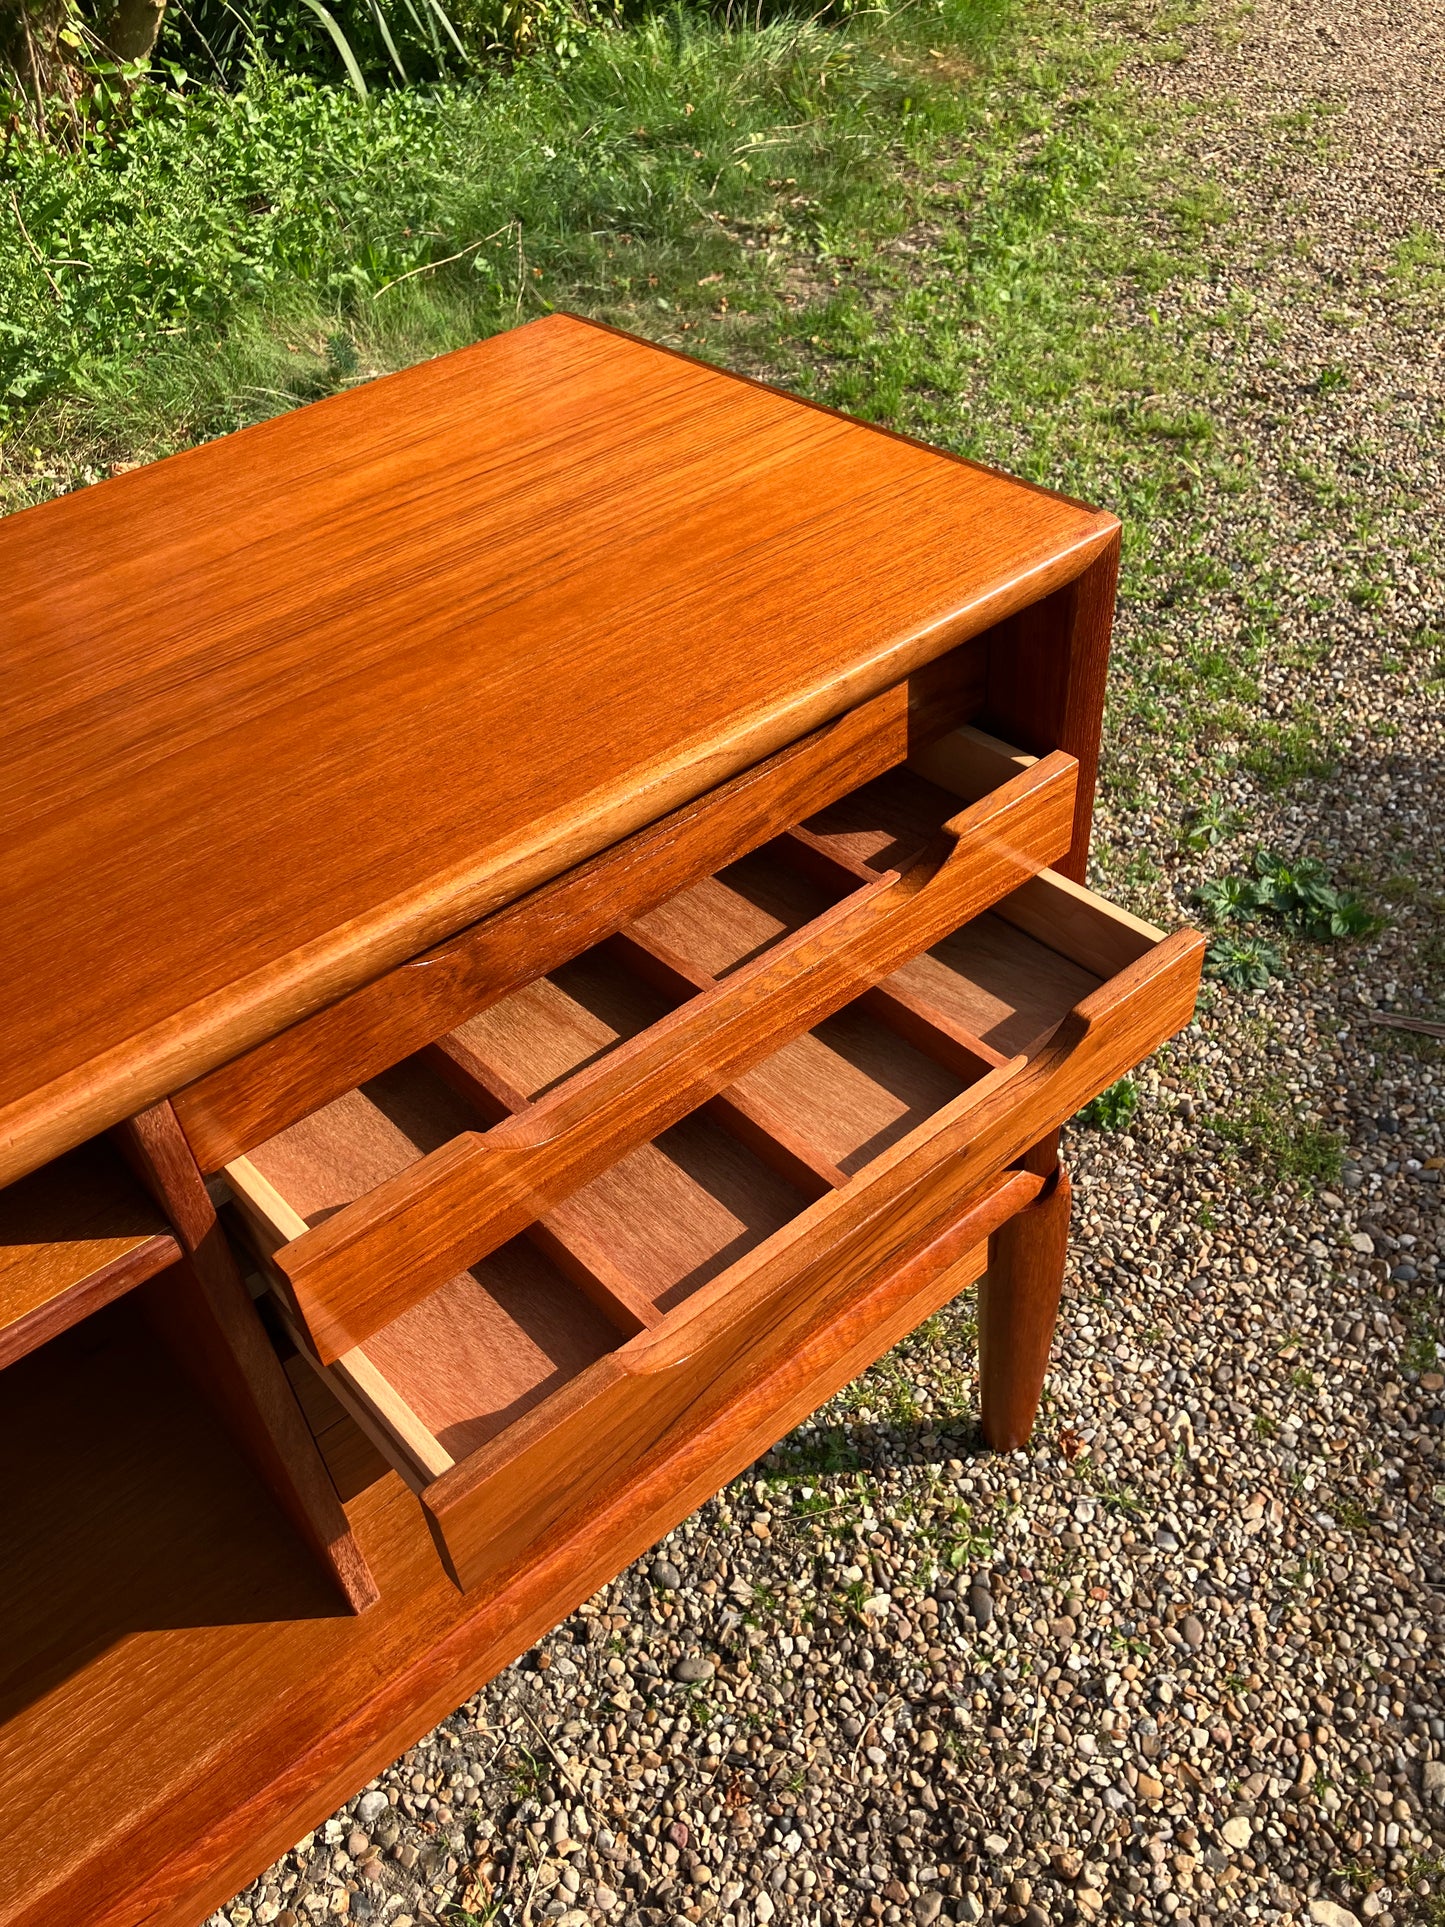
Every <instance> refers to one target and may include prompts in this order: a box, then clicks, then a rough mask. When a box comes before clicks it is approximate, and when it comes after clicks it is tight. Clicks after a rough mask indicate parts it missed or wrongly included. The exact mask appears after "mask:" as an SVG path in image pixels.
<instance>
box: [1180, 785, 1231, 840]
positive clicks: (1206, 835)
mask: <svg viewBox="0 0 1445 1927" xmlns="http://www.w3.org/2000/svg"><path fill="white" fill-rule="evenodd" d="M1243 823H1244V818H1243V817H1242V816H1241V815H1240V814H1239V812H1238V810H1231V809H1229V808H1227V807H1226V805H1225V804H1224V803H1222V802H1221V801H1220V799H1219V798H1218V797H1217V796H1211V797H1210V798H1209V799H1208V800H1207V801H1206V802H1203V803H1201V804H1200V805H1199V806H1198V808H1197V809H1193V810H1190V811H1189V812H1188V814H1187V815H1186V816H1185V819H1184V834H1183V837H1182V838H1181V841H1182V842H1183V844H1184V847H1185V849H1186V850H1212V849H1213V848H1214V845H1215V844H1216V843H1223V842H1224V841H1225V839H1226V838H1228V837H1231V836H1233V835H1234V834H1235V833H1236V832H1237V831H1238V830H1239V829H1241V828H1242V826H1243Z"/></svg>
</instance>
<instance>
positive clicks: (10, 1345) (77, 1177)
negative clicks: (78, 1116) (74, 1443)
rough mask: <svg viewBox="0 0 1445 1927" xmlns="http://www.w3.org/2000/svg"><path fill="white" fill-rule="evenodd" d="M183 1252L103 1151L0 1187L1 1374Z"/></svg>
mask: <svg viewBox="0 0 1445 1927" xmlns="http://www.w3.org/2000/svg"><path fill="white" fill-rule="evenodd" d="M180 1255H181V1248H180V1246H179V1245H178V1244H177V1243H176V1240H175V1238H174V1237H173V1236H172V1235H171V1228H170V1225H169V1224H168V1222H167V1221H166V1219H165V1218H164V1216H163V1215H162V1214H161V1212H160V1211H159V1210H158V1209H157V1208H156V1206H155V1205H154V1204H153V1203H152V1202H151V1200H150V1199H149V1198H148V1197H147V1196H146V1194H145V1192H144V1191H143V1190H142V1189H141V1187H140V1186H139V1185H138V1184H137V1183H136V1181H135V1179H134V1178H133V1177H132V1176H131V1174H130V1172H129V1171H127V1170H126V1168H125V1165H124V1163H123V1162H122V1160H121V1158H120V1156H119V1154H118V1153H117V1152H116V1151H114V1150H113V1149H112V1148H111V1147H110V1146H109V1145H107V1144H104V1143H101V1144H83V1145H80V1146H78V1147H77V1148H76V1149H75V1150H74V1151H70V1152H67V1153H66V1155H65V1156H64V1157H62V1158H57V1159H56V1160H55V1161H54V1162H53V1163H51V1164H47V1165H44V1166H43V1167H42V1168H41V1169H40V1170H39V1171H33V1172H32V1173H31V1174H30V1176H29V1177H26V1178H21V1179H19V1180H18V1182H16V1183H15V1184H10V1185H6V1187H5V1188H4V1190H3V1191H0V1369H3V1367H5V1366H6V1365H9V1364H11V1363H13V1361H14V1360H15V1359H17V1358H21V1357H23V1356H24V1354H25V1353H26V1352H28V1351H32V1350H33V1349H34V1348H35V1346H37V1345H42V1344H44V1343H45V1341H46V1340H47V1339H48V1338H53V1337H54V1336H55V1335H56V1333H57V1332H62V1331H64V1330H65V1329H66V1327H67V1326H69V1325H73V1324H74V1323H75V1322H76V1320H77V1319H80V1318H84V1317H86V1316H87V1315H88V1314H89V1313H91V1312H93V1311H98V1310H99V1309H100V1307H101V1306H102V1305H107V1304H110V1303H111V1302H112V1300H114V1299H116V1298H119V1297H120V1296H121V1294H122V1293H123V1292H127V1291H130V1290H131V1289H132V1288H133V1287H134V1286H136V1285H139V1284H143V1283H144V1282H145V1280H146V1279H147V1278H151V1277H153V1276H154V1275H155V1273H156V1272H158V1271H161V1270H163V1269H164V1267H165V1266H166V1265H169V1264H174V1263H175V1261H176V1260H177V1259H178V1258H179V1257H180Z"/></svg>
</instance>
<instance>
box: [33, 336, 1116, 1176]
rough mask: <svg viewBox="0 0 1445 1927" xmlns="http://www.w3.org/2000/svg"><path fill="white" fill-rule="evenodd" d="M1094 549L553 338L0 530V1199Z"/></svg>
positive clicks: (1036, 517)
mask: <svg viewBox="0 0 1445 1927" xmlns="http://www.w3.org/2000/svg"><path fill="white" fill-rule="evenodd" d="M1116 526H1117V525H1116V523H1115V521H1114V519H1113V517H1111V516H1108V515H1105V514H1102V513H1099V512H1096V511H1094V510H1091V509H1087V508H1084V507H1081V506H1080V505H1078V504H1076V503H1072V502H1069V501H1067V500H1064V499H1062V498H1060V497H1058V496H1053V495H1050V494H1048V493H1046V492H1044V491H1042V490H1038V489H1034V488H1031V487H1029V486H1027V485H1025V484H1022V483H1018V482H1014V481H1010V480H1008V479H1006V478H1004V477H1001V476H998V475H995V474H992V473H990V472H989V471H987V470H985V469H982V468H978V467H975V466H972V465H970V464H968V463H964V462H959V461H956V460H954V459H952V458H950V457H948V456H945V455H942V454H939V453H936V452H934V451H931V450H928V449H925V448H922V447H920V446H918V445H916V444H914V443H910V442H908V441H905V440H902V439H900V438H898V437H895V436H892V435H889V434H886V433H883V432H880V431H877V430H873V429H869V428H865V427H862V426H860V425H858V424H856V423H853V422H850V421H847V420H846V419H844V418H842V417H839V416H837V415H834V414H831V413H829V412H827V411H826V410H823V409H819V408H815V407H812V406H809V405H808V404H805V403H801V402H798V401H795V400H792V399H790V398H788V397H786V396H783V395H780V394H777V393H775V392H773V391H771V390H768V389H766V388H762V387H760V386H758V385H756V384H753V383H750V382H747V381H744V380H740V379H738V378H736V377H734V376H730V375H727V374H724V373H721V372H719V371H717V370H715V369H712V368H709V367H706V366H703V365H701V364H699V363H695V362H692V361H689V360H687V359H686V358H684V357H682V356H678V355H674V354H671V353H669V352H667V351H665V350H661V349H657V348H654V347H651V346H649V345H647V344H645V343H642V342H639V341H636V340H633V339H631V338H630V337H627V336H624V335H619V334H616V333H613V332H611V331H609V330H607V329H603V328H600V327H597V326H594V325H592V324H589V323H586V322H582V321H579V320H576V319H573V318H571V317H568V316H562V315H557V316H552V317H549V318H548V319H546V320H543V321H538V322H533V323H531V324H530V325H529V326H526V327H523V328H518V329H516V330H515V331H513V332H511V333H509V334H505V335H501V336H497V337H494V338H493V339H491V340H488V341H484V342H482V343H480V344H478V345H477V346H475V347H472V348H468V349H464V350H462V351H460V352H458V353H456V354H452V355H448V356H444V357H443V358H441V359H440V360H436V361H432V362H429V363H426V364H424V365H422V366H420V367H416V368H412V369H410V370H408V371H407V372H405V373H403V374H399V375H394V376H391V377H389V378H387V379H385V380H382V381H376V382H373V383H370V384H368V385H366V386H364V387H360V388H358V389H356V390H354V391H352V392H350V393H347V394H345V395H340V396H337V397H334V398H332V399H330V400H326V401H322V402H318V403H315V404H314V405H312V406H311V407H308V408H303V409H300V410H298V411H297V412H295V413H293V414H290V415H286V416H282V417H279V418H277V419H275V420H272V421H269V422H265V423H263V424H261V425H259V426H257V427H254V428H249V429H246V430H244V431H243V432H242V433H240V434H236V435H231V436H228V437H226V438H224V439H223V440H220V441H216V442H212V443H210V444H208V445H207V446H204V447H201V448H198V449H194V450H191V451H188V452H186V453H184V454H180V455H176V456H173V457H171V458H170V459H168V460H166V461H163V462H159V463H157V464H155V465H153V466H150V467H146V468H141V469H137V470H135V471H133V472H131V473H128V474H125V475H122V476H118V477H116V478H114V479H113V480H110V481H108V482H104V483H101V484H100V485H98V486H96V487H93V488H89V489H86V490H83V491H81V492H79V493H77V494H75V495H70V496H66V497H64V498H62V499H61V500H58V501H55V502H52V503H48V504H46V505H44V506H42V507H40V508H35V509H31V510H27V511H25V512H24V513H21V514H18V515H14V516H12V517H10V518H8V519H6V520H5V521H3V522H0V670H3V673H0V718H3V726H4V742H5V750H6V754H5V758H4V764H3V769H0V799H3V800H0V826H3V827H0V898H3V902H4V904H5V908H6V916H5V934H4V938H3V942H0V1008H3V1009H4V1011H5V1013H6V1036H5V1050H4V1053H3V1062H0V1183H3V1182H5V1181H7V1180H8V1179H10V1178H12V1177H14V1176H16V1175H18V1174H19V1173H22V1172H24V1171H26V1170H29V1169H31V1168H32V1167H34V1166H35V1165H36V1164H38V1163H39V1162H40V1161H41V1160H42V1159H44V1158H47V1157H50V1156H53V1155H55V1154H56V1153H57V1152H59V1151H62V1150H64V1149H66V1148H67V1147H68V1146H69V1145H72V1144H74V1143H77V1142H79V1141H80V1140H81V1139H83V1138H85V1137H87V1136H89V1135H90V1134H91V1133H93V1132H94V1131H96V1130H99V1129H102V1128H104V1127H105V1126H107V1125H109V1124H111V1123H113V1122H115V1121H116V1120H118V1119H119V1118H121V1117H123V1116H125V1115H127V1114H129V1113H130V1112H132V1111H134V1110H136V1109H138V1108H139V1107H140V1106H141V1105H143V1104H145V1103H147V1102H150V1101H152V1100H153V1099H155V1098H157V1097H159V1096H161V1095H163V1094H165V1093H166V1092H168V1091H170V1090H173V1089H175V1088H176V1087H177V1086H178V1085H179V1084H180V1083H182V1082H184V1081H185V1080H186V1079H188V1078H190V1077H193V1076H195V1075H198V1074H199V1073H200V1072H202V1071H204V1070H207V1069H209V1068H211V1067H212V1066H214V1065H216V1064H218V1063H220V1062H222V1061H223V1060H224V1059H226V1058H227V1057H229V1056H231V1055H232V1054H233V1053H234V1052H236V1051H237V1050H239V1049H242V1048H245V1047H246V1046H248V1045H250V1044H252V1043H254V1042H256V1041H258V1040H259V1039H260V1038H262V1037H265V1036H268V1035H270V1034H272V1033H273V1032H274V1031H276V1030H278V1029H280V1028H281V1027H282V1026H283V1025H285V1024H287V1023H289V1022H292V1021H293V1020H294V1019H295V1018H296V1017H297V1016H299V1015H301V1014H303V1013H304V1012H306V1011H308V1010H311V1009H314V1008H316V1007H318V1006H319V1005H321V1004H323V1003H326V1002H328V1001H330V1000H331V999H332V998H334V997H335V996H337V995H339V994H340V993H341V992H342V991H344V990H346V989H349V988H351V987H353V986H355V985H356V984H359V983H362V982H365V981H367V980H368V979H369V978H371V977H373V976H375V975H377V974H378V973H379V972H380V971H381V970H383V969H385V968H387V967H389V966H390V965H392V964H393V963H395V962H397V961H399V960H400V959H402V958H404V957H407V956H409V955H411V954H413V953H414V952H416V951H417V950H418V949H420V948H421V947H422V946H424V945H425V944H428V943H431V942H434V941H435V940H437V939H438V938H439V937H442V936H444V935H446V934H448V933H450V932H451V931H453V930H455V929H458V928H459V927H461V926H462V925H463V924H464V923H466V922H468V921H470V920H471V919H473V918H475V917H476V916H478V915H481V914H484V913H485V912H486V911H488V910H489V909H492V908H494V907H495V906H496V905H498V904H499V903H502V902H505V901H507V900H508V899H510V898H512V897H514V896H515V895H517V894H518V893H519V892H520V891H522V890H524V889H528V888H531V887H532V886H533V885H535V884H536V883H538V882H540V881H542V880H543V879H544V878H546V877H548V876H551V875H554V874H556V873H557V872H558V871H559V870H561V869H563V868H566V867H567V866H568V865H570V864H572V863H574V862H577V861H579V860H580V859H581V858H583V857H585V856H586V855H588V854H590V853H591V852H593V851H594V850H596V849H599V848H601V847H602V846H603V845H605V844H606V843H608V842H610V841H612V840H614V839H615V838H616V837H618V836H620V835H622V834H625V833H626V832H628V831H629V830H631V829H634V828H636V827H638V826H639V825H641V824H642V823H645V822H648V821H650V820H652V819H653V818H655V817H657V816H659V815H660V814H662V812H663V811H664V810H666V809H668V808H670V807H673V806H674V805H675V804H677V803H678V802H680V801H683V800H686V798H688V797H689V796H692V795H696V794H697V793H698V792H700V791H701V790H703V789H705V788H707V787H709V786H710V785H712V784H714V783H716V782H718V781H720V780H721V779H722V778H723V777H725V776H727V775H729V774H731V773H732V772H733V771H735V770H737V769H739V768H742V767H743V766H745V765H746V764H748V763H750V762H753V761H755V760H756V759H757V758H759V757H760V756H763V755H765V754H767V753H769V752H770V751H771V750H773V749H775V748H777V747H779V746H780V745H782V744H783V743H786V742H788V741H791V740H793V739H794V738H796V737H797V736H799V735H800V734H802V733H803V732H804V731H805V730H806V729H808V728H811V727H813V726H815V725H816V724H817V723H819V722H821V721H823V720H826V718H827V717H829V716H831V715H834V714H837V713H839V712H840V711H841V710H843V709H844V708H846V707H848V706H849V705H850V704H852V703H854V702H856V701H857V700H859V699H860V698H861V697H863V696H866V695H868V694H871V693H873V692H874V691H876V690H878V689H881V688H883V687H886V686H887V685H888V684H890V683H892V682H895V681H897V680H898V679H899V678H900V677H901V676H903V675H905V674H906V673H908V671H909V670H910V669H912V668H914V667H916V666H917V665H918V664H919V663H920V662H923V661H927V660H929V659H931V658H932V657H934V656H936V655H938V654H940V653H941V652H942V651H943V650H944V649H946V648H947V647H949V646H951V645H952V644H953V643H954V642H957V641H959V640H962V639H963V638H965V637H967V636H968V635H971V634H973V633H976V632H977V631H978V630H980V629H982V628H984V627H986V626H987V625H988V624H989V623H991V622H994V621H996V620H998V619H999V618H1001V617H1002V616H1004V615H1007V614H1009V613H1011V612H1012V611H1013V610H1014V609H1016V608H1018V607H1021V606H1023V605H1025V604H1026V603H1028V602H1031V601H1033V600H1034V599H1036V598H1037V597H1038V596H1039V595H1041V594H1043V593H1046V592H1047V591H1048V590H1050V589H1052V588H1054V587H1056V586H1058V585H1059V584H1061V583H1062V582H1065V581H1067V580H1070V579H1072V578H1073V577H1074V576H1075V575H1077V574H1078V573H1079V572H1080V570H1081V569H1082V568H1083V567H1084V566H1085V565H1086V564H1087V563H1088V562H1089V561H1090V560H1091V559H1092V558H1093V557H1094V556H1095V555H1096V554H1097V553H1098V552H1099V551H1100V550H1101V548H1103V547H1104V546H1105V545H1106V544H1107V543H1108V542H1109V541H1110V540H1111V539H1112V536H1113V533H1114V530H1115V528H1116Z"/></svg>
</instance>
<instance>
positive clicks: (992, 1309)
mask: <svg viewBox="0 0 1445 1927" xmlns="http://www.w3.org/2000/svg"><path fill="white" fill-rule="evenodd" d="M1068 1247H1069V1174H1068V1172H1067V1171H1065V1169H1064V1167H1063V1166H1062V1165H1059V1166H1057V1167H1056V1169H1055V1172H1054V1175H1053V1177H1052V1178H1051V1179H1050V1180H1049V1183H1048V1185H1047V1186H1046V1188H1045V1189H1044V1190H1043V1191H1041V1192H1040V1193H1039V1195H1038V1197H1037V1198H1036V1199H1035V1200H1034V1202H1033V1203H1032V1204H1031V1205H1029V1206H1028V1207H1027V1208H1026V1209H1025V1210H1023V1211H1020V1212H1019V1214H1018V1216H1017V1217H1016V1218H1010V1219H1009V1221H1008V1223H1007V1224H1006V1225H1004V1226H1002V1227H1001V1229H1000V1230H998V1231H996V1232H995V1233H994V1235H993V1237H992V1238H991V1239H990V1241H989V1260H988V1270H987V1272H986V1273H985V1274H984V1276H983V1279H982V1280H981V1282H980V1286H979V1301H978V1362H979V1380H980V1384H979V1402H980V1404H981V1406H982V1410H983V1435H984V1438H985V1439H986V1440H987V1441H988V1443H989V1444H990V1445H991V1446H992V1447H993V1448H994V1450H995V1451H998V1452H1013V1451H1016V1450H1017V1449H1018V1447H1019V1446H1021V1445H1026V1444H1027V1443H1028V1438H1029V1434H1030V1432H1032V1431H1033V1429H1034V1417H1035V1414H1036V1413H1037V1412H1038V1409H1039V1396H1040V1394H1041V1393H1042V1391H1043V1389H1044V1373H1045V1371H1046V1370H1047V1369H1048V1363H1049V1347H1050V1345H1051V1344H1052V1343H1053V1337H1054V1321H1055V1319H1056V1318H1057V1316H1058V1310H1059V1292H1060V1290H1061V1289H1062V1286H1063V1282H1064V1256H1065V1253H1066V1252H1067V1250H1068Z"/></svg>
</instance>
